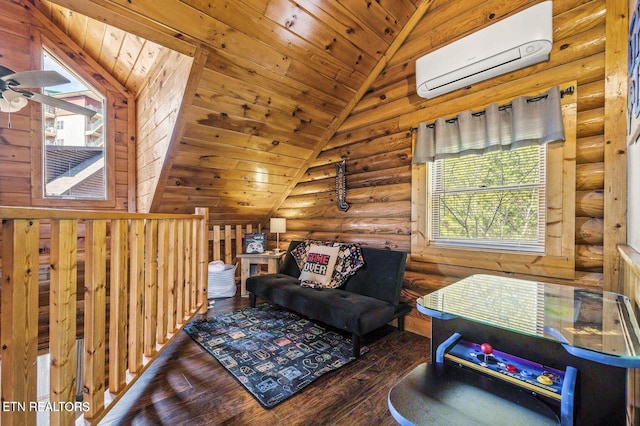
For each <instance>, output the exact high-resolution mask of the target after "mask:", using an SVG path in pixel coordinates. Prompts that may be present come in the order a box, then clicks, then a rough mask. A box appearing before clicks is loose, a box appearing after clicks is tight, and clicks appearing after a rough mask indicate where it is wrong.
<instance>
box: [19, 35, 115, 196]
mask: <svg viewBox="0 0 640 426" xmlns="http://www.w3.org/2000/svg"><path fill="white" fill-rule="evenodd" d="M32 45H33V46H34V49H33V50H34V52H37V53H34V55H37V56H34V57H33V58H32V61H33V64H34V65H33V69H43V65H42V54H43V49H46V50H47V51H49V52H50V53H51V54H52V55H55V56H56V57H57V58H58V60H60V61H62V62H63V63H64V65H65V66H67V67H68V68H70V69H71V70H72V72H73V73H75V74H77V75H78V76H79V77H80V78H82V79H83V80H85V81H86V82H87V83H88V84H90V85H91V86H92V87H93V88H94V89H95V90H97V91H98V92H100V94H102V95H103V96H104V98H105V101H104V105H105V110H104V111H103V114H104V117H103V121H104V126H105V127H104V128H105V139H104V143H105V147H104V153H105V180H106V182H105V185H106V192H105V195H106V197H105V199H73V198H47V197H45V195H44V134H43V132H44V122H43V119H42V106H40V104H37V103H35V102H32V104H33V105H34V106H36V114H37V117H38V119H37V123H39V125H35V126H34V127H33V128H35V129H36V131H34V132H33V134H32V143H31V150H32V161H31V182H32V185H31V204H32V205H33V206H34V207H51V208H72V209H92V208H95V209H103V208H114V207H116V193H115V178H116V176H115V157H116V156H115V153H116V147H115V145H116V144H115V136H114V135H113V130H112V129H115V121H114V114H113V112H112V111H109V110H110V108H109V106H110V105H112V104H113V100H112V99H110V92H109V90H107V88H106V87H105V86H104V85H103V84H102V83H101V82H100V81H97V80H96V79H95V78H93V75H92V72H90V70H89V71H88V70H87V69H85V67H83V64H79V63H77V62H76V61H75V60H74V58H70V57H69V56H68V55H66V54H65V52H64V51H62V50H61V49H60V48H59V47H57V46H56V44H55V43H53V42H51V41H50V40H49V39H48V38H46V37H44V36H42V37H34V40H33V43H32Z"/></svg>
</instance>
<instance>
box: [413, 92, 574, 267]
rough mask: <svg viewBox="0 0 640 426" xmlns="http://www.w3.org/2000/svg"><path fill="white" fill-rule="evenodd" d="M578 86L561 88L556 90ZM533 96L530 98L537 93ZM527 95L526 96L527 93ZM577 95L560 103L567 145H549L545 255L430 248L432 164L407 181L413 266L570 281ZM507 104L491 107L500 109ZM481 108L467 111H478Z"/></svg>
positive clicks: (420, 167)
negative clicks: (432, 266)
mask: <svg viewBox="0 0 640 426" xmlns="http://www.w3.org/2000/svg"><path fill="white" fill-rule="evenodd" d="M576 85H577V83H576V82H571V83H567V84H563V85H560V89H561V90H562V89H563V88H566V87H569V86H573V87H576ZM539 93H540V92H537V93H533V94H532V95H536V94H539ZM527 96H529V95H528V94H527ZM576 99H577V96H576V93H575V91H574V92H573V93H572V94H570V95H566V96H564V97H563V99H562V116H563V123H564V127H565V135H566V136H565V137H566V140H565V141H564V142H563V143H562V142H552V143H550V144H548V146H547V164H546V168H547V176H546V182H547V188H546V189H547V191H546V197H547V198H546V225H545V250H544V253H531V252H526V251H516V250H500V249H495V250H494V249H484V248H475V247H473V248H469V247H463V246H460V247H451V246H447V247H444V246H442V245H436V244H430V241H429V235H431V232H430V229H429V226H430V220H429V214H430V207H431V206H430V205H429V197H428V188H429V187H430V185H431V181H430V180H431V173H430V167H431V165H430V164H424V163H423V164H413V165H412V170H411V174H412V178H411V258H412V259H413V260H416V261H421V262H428V263H435V264H443V265H452V266H462V267H470V268H476V269H478V270H484V271H486V270H488V271H499V272H510V273H519V274H526V275H539V276H546V277H555V278H565V279H573V278H574V277H575V195H576V194H575V174H576V162H575V158H576V122H577V105H576ZM508 101H509V100H503V101H499V102H498V101H494V102H491V103H499V104H503V103H506V102H508ZM486 105H487V104H485V105H479V106H477V107H473V108H470V109H473V110H481V109H484V108H485V107H486Z"/></svg>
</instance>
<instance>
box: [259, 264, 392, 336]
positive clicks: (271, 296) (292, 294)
mask: <svg viewBox="0 0 640 426" xmlns="http://www.w3.org/2000/svg"><path fill="white" fill-rule="evenodd" d="M299 283H300V281H299V280H298V279H296V278H294V277H291V276H288V275H285V274H268V275H256V276H253V277H249V278H247V290H248V291H249V292H251V293H253V294H255V295H256V296H258V297H262V298H265V299H267V300H269V301H271V302H272V303H275V304H276V305H280V306H283V307H285V308H287V309H290V310H292V311H295V312H298V313H301V314H302V315H304V316H306V317H307V318H309V319H312V320H316V321H320V322H323V323H325V324H329V325H331V326H333V327H336V328H338V329H341V330H345V331H349V332H351V333H355V334H357V335H359V336H362V335H364V334H366V333H368V332H370V331H372V330H375V329H376V328H379V327H381V326H383V325H384V324H387V323H388V322H389V321H391V320H392V319H393V318H394V317H395V315H396V310H395V309H396V307H395V306H393V305H391V304H389V303H387V302H383V301H381V300H378V299H374V298H372V297H368V296H362V295H358V294H353V293H350V292H348V291H345V290H340V289H335V288H334V289H311V288H306V287H301V286H300V285H299Z"/></svg>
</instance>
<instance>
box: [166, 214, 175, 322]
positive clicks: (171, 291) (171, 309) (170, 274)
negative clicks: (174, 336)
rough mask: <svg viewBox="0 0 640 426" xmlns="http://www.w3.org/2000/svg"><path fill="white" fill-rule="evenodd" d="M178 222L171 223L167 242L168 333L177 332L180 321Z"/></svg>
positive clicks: (173, 220)
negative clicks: (178, 313)
mask: <svg viewBox="0 0 640 426" xmlns="http://www.w3.org/2000/svg"><path fill="white" fill-rule="evenodd" d="M177 222H178V221H177V220H176V219H171V220H170V221H169V239H168V241H167V244H168V247H167V253H168V256H167V280H168V281H167V286H168V288H167V332H168V333H173V332H174V331H175V330H176V325H177V323H178V319H177V317H176V306H177V305H176V303H177V301H176V299H177V297H176V288H177V282H178V277H177V276H178V271H177V267H178V251H177V250H176V246H177V245H178V223H177Z"/></svg>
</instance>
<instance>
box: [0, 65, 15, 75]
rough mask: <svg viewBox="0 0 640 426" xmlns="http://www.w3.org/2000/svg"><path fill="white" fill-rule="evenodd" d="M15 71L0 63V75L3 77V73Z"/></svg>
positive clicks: (13, 72)
mask: <svg viewBox="0 0 640 426" xmlns="http://www.w3.org/2000/svg"><path fill="white" fill-rule="evenodd" d="M15 73H16V72H15V71H14V70H12V69H10V68H7V67H3V66H2V65H0V77H4V76H5V75H9V74H15Z"/></svg>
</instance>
